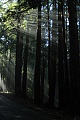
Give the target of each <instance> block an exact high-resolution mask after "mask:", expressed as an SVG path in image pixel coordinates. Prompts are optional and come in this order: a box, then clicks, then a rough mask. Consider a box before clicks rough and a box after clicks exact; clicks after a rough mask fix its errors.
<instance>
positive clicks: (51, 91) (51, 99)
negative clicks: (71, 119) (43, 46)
mask: <svg viewBox="0 0 80 120" xmlns="http://www.w3.org/2000/svg"><path fill="white" fill-rule="evenodd" d="M48 21H49V7H48ZM49 27H50V26H49ZM53 27H54V21H53ZM54 42H55V41H54V33H53V31H52V44H51V42H50V29H49V52H48V57H49V58H48V59H49V60H48V62H50V63H49V64H48V65H50V68H49V74H50V77H49V104H50V106H51V107H52V108H53V107H54V99H55V81H56V49H57V48H56V47H57V46H56V45H55V44H54ZM50 44H51V45H50ZM48 67H49V66H48Z"/></svg>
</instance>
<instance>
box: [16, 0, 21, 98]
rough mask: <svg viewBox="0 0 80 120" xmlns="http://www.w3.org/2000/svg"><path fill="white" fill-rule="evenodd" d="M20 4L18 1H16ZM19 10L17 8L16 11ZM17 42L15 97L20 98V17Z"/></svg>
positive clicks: (18, 18) (18, 19)
mask: <svg viewBox="0 0 80 120" xmlns="http://www.w3.org/2000/svg"><path fill="white" fill-rule="evenodd" d="M18 4H20V0H18ZM19 10H20V8H19V7H18V11H19ZM17 21H18V25H17V41H16V66H15V95H16V96H21V74H22V51H23V35H22V33H21V32H20V26H19V24H20V17H19V15H17Z"/></svg>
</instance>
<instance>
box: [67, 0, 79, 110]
mask: <svg viewBox="0 0 80 120" xmlns="http://www.w3.org/2000/svg"><path fill="white" fill-rule="evenodd" d="M68 10H69V40H70V105H71V110H72V111H74V112H76V111H77V110H78V90H79V89H78V84H79V78H78V73H79V43H78V29H77V10H76V0H73V1H72V0H68ZM79 102H80V101H79Z"/></svg>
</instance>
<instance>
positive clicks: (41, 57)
mask: <svg viewBox="0 0 80 120" xmlns="http://www.w3.org/2000/svg"><path fill="white" fill-rule="evenodd" d="M20 2H21V1H20V0H18V11H19V12H20V10H21V7H24V8H25V4H20ZM23 3H25V2H24V1H23ZM26 4H27V3H26ZM28 5H30V8H34V9H35V8H36V9H38V11H37V12H38V17H37V19H38V20H37V28H36V30H37V35H36V37H35V36H34V35H31V33H30V31H29V28H28V32H24V31H23V32H21V30H20V26H19V24H20V21H21V19H20V15H21V14H18V16H17V20H18V25H17V30H16V39H15V40H13V39H12V38H9V36H8V35H7V32H6V33H5V32H4V31H5V30H4V29H3V27H2V30H1V37H2V36H5V40H4V41H2V40H0V44H1V46H2V47H1V54H2V55H3V57H2V58H4V59H3V60H2V62H3V64H4V66H2V79H3V80H5V78H6V80H5V83H6V85H7V88H8V90H10V91H14V93H15V95H16V96H22V97H26V96H27V97H31V98H32V99H33V101H34V102H35V103H36V104H44V103H46V104H47V105H48V106H50V108H56V107H58V108H60V109H67V108H68V109H69V110H71V111H73V112H79V111H80V82H79V80H80V74H79V71H80V2H79V1H76V0H73V1H72V0H64V1H63V0H58V1H57V0H46V1H45V2H44V0H43V1H37V2H36V4H33V2H32V1H30V2H28ZM51 6H52V7H51ZM50 7H51V9H50ZM30 8H29V9H30ZM45 9H46V10H45ZM42 11H44V15H45V14H46V21H45V20H44V21H43V19H44V18H43V16H42ZM23 13H24V12H23ZM8 14H9V13H8ZM51 15H52V16H51ZM51 21H52V22H51ZM43 24H44V26H45V27H44V29H45V30H46V31H47V32H46V34H47V38H46V36H45V33H44V31H43V26H42V25H43ZM28 27H29V26H28ZM42 34H44V36H42ZM56 38H57V39H56ZM9 39H10V40H11V41H10V44H9ZM7 42H8V45H6V43H7ZM12 45H13V46H12ZM3 46H4V47H3ZM11 46H12V47H11ZM8 50H10V56H9V59H8V60H7V61H5V59H6V58H7V57H8V56H7V52H8ZM13 56H15V57H14V58H15V67H14V70H15V71H14V72H13V71H12V69H13V68H12V66H14V65H13V63H11V61H12V59H13ZM10 67H11V68H10ZM5 68H6V69H7V71H8V73H7V72H6V69H5ZM9 69H10V71H9ZM10 72H12V73H11V74H13V73H14V76H15V77H13V78H14V80H13V79H11V78H10V76H9V74H10ZM6 74H7V76H8V77H6ZM12 81H13V82H12ZM10 86H11V87H10ZM14 87H15V88H14Z"/></svg>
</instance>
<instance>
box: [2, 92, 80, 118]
mask: <svg viewBox="0 0 80 120" xmlns="http://www.w3.org/2000/svg"><path fill="white" fill-rule="evenodd" d="M0 94H1V95H3V96H4V97H6V98H8V99H10V100H11V101H13V102H15V103H16V104H17V105H19V106H21V107H23V108H25V109H26V108H28V109H30V110H32V111H35V112H37V113H40V114H43V115H45V116H47V117H50V118H53V119H55V120H80V116H79V115H75V114H70V112H69V111H68V110H59V109H50V108H49V107H48V106H47V105H42V106H41V105H36V104H34V103H33V101H32V100H31V99H29V98H22V97H15V95H14V94H7V93H0Z"/></svg>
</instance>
